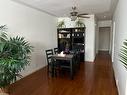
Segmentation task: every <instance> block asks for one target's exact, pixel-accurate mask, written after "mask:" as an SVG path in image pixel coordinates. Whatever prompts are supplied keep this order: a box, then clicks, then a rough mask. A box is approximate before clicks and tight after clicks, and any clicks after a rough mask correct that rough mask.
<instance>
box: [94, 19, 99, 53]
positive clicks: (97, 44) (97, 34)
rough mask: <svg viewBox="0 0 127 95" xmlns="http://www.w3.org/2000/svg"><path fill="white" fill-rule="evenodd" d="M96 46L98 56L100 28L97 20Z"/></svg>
mask: <svg viewBox="0 0 127 95" xmlns="http://www.w3.org/2000/svg"><path fill="white" fill-rule="evenodd" d="M95 46H96V48H95V49H96V54H98V50H99V28H98V21H97V19H96V18H95Z"/></svg>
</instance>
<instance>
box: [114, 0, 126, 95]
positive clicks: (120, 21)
mask: <svg viewBox="0 0 127 95" xmlns="http://www.w3.org/2000/svg"><path fill="white" fill-rule="evenodd" d="M113 21H114V22H115V33H113V34H115V40H114V41H115V42H114V63H113V67H114V72H115V78H116V80H117V87H118V89H119V95H127V71H126V69H125V68H124V67H123V65H122V63H121V62H120V61H119V59H120V58H119V53H120V49H121V46H122V45H123V41H124V40H125V39H127V0H119V2H118V5H117V8H116V10H115V14H114V19H113Z"/></svg>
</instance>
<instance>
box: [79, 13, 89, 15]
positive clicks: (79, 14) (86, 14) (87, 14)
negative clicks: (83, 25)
mask: <svg viewBox="0 0 127 95" xmlns="http://www.w3.org/2000/svg"><path fill="white" fill-rule="evenodd" d="M79 15H88V13H82V14H79Z"/></svg>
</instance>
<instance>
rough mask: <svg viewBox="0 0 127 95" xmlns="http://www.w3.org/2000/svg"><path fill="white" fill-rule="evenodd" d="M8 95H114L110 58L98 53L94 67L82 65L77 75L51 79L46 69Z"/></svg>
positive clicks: (107, 55)
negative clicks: (72, 78)
mask: <svg viewBox="0 0 127 95" xmlns="http://www.w3.org/2000/svg"><path fill="white" fill-rule="evenodd" d="M12 87H13V89H12V90H13V92H11V95H117V88H116V86H115V80H114V76H113V69H112V65H111V58H110V56H109V54H106V53H99V54H98V55H97V57H96V60H95V63H85V64H84V63H81V66H80V71H78V72H77V73H76V75H75V77H74V80H70V79H69V77H68V76H64V75H63V76H58V77H57V78H51V77H48V76H47V72H46V68H43V69H42V70H40V71H38V72H36V73H34V74H32V75H30V76H27V77H26V78H24V79H21V80H20V81H18V82H17V83H15V84H14V85H12Z"/></svg>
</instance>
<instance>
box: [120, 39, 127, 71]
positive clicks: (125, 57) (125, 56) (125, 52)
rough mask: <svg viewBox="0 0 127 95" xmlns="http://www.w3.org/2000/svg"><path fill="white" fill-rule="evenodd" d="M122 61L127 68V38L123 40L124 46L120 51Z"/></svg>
mask: <svg viewBox="0 0 127 95" xmlns="http://www.w3.org/2000/svg"><path fill="white" fill-rule="evenodd" d="M120 61H121V62H122V63H123V66H124V67H125V68H126V69H127V40H125V42H123V46H122V49H121V51H120Z"/></svg>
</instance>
